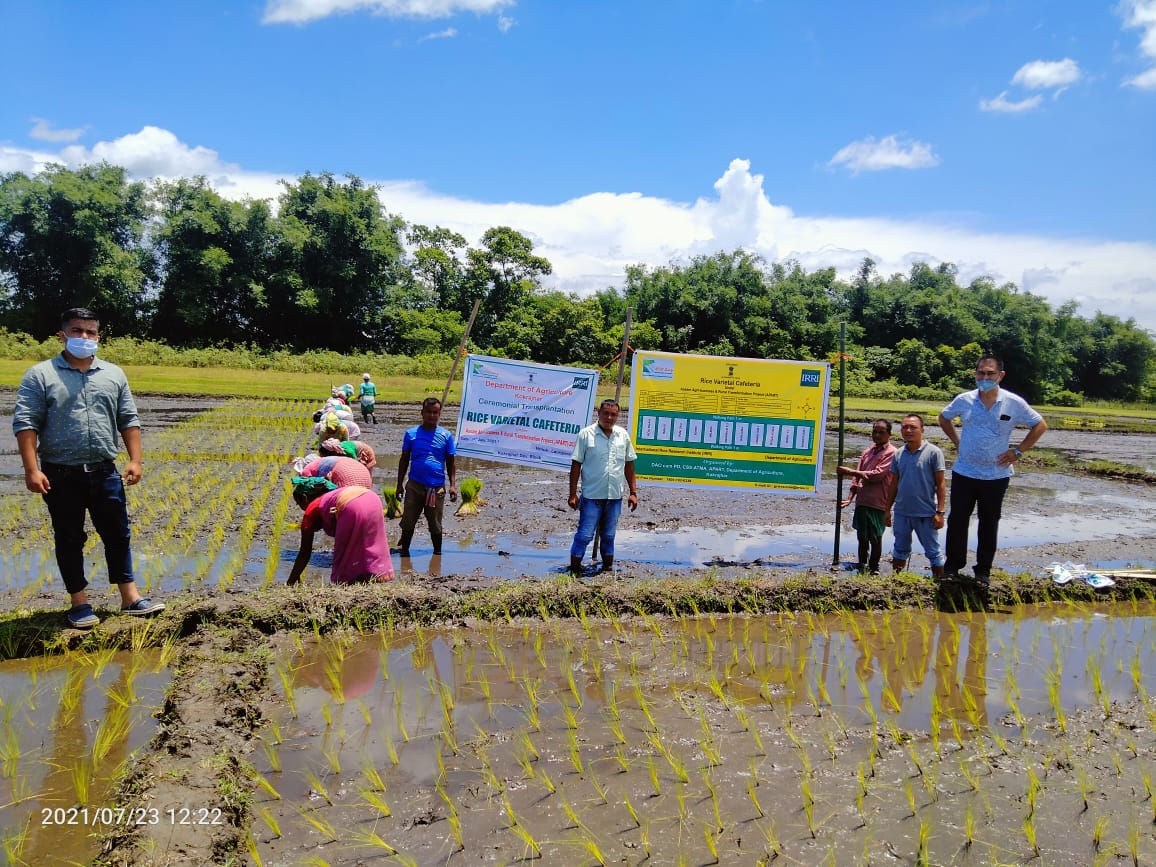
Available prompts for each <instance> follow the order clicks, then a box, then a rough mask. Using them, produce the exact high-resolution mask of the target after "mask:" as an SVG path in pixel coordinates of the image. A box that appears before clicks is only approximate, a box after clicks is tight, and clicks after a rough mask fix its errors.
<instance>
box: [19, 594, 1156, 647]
mask: <svg viewBox="0 0 1156 867" xmlns="http://www.w3.org/2000/svg"><path fill="white" fill-rule="evenodd" d="M1130 599H1137V600H1147V601H1152V600H1154V599H1156V584H1153V583H1152V582H1151V581H1148V580H1146V579H1144V578H1139V577H1121V578H1120V579H1118V580H1117V583H1116V586H1114V587H1111V588H1108V589H1107V590H1098V591H1097V590H1093V589H1092V588H1090V587H1088V586H1087V585H1083V584H1068V585H1057V584H1054V583H1053V582H1052V581H1050V580H1048V579H1046V578H1040V577H1038V576H1034V575H1032V574H1030V573H1021V574H1018V575H1000V574H998V573H997V575H996V577H995V578H993V581H992V584H991V586H990V587H988V588H981V587H979V586H978V585H975V584H971V583H968V582H959V583H952V584H946V585H943V586H937V585H935V584H933V583H932V582H930V581H928V580H926V579H925V578H922V577H917V576H914V575H903V576H900V577H898V578H897V577H894V576H882V577H874V578H872V577H829V576H824V575H814V574H805V575H799V576H797V577H793V578H788V579H779V578H771V577H751V578H744V579H739V580H730V579H719V578H714V577H712V576H705V577H687V578H683V577H672V578H663V579H652V578H647V579H645V580H631V579H630V578H629V576H624V575H616V576H615V577H614V578H613V579H606V580H601V579H596V580H590V581H574V580H571V579H568V578H558V579H550V580H542V581H537V580H525V581H511V582H509V583H506V584H502V585H500V586H498V587H492V588H486V589H482V590H472V591H466V592H460V593H458V592H450V591H445V590H436V589H432V588H429V587H426V586H424V585H422V584H419V583H409V582H402V581H397V582H394V583H391V584H384V585H375V584H367V585H359V586H357V587H355V588H344V587H335V586H325V587H324V588H322V590H321V592H319V591H318V588H317V587H312V586H310V587H304V588H300V587H299V588H290V587H284V586H280V585H278V586H276V587H272V588H269V589H266V590H254V591H253V592H251V593H248V594H245V595H242V596H237V595H228V596H220V597H215V598H211V599H205V598H201V597H198V596H195V595H188V596H183V597H179V598H177V599H174V600H171V601H169V602H168V609H167V610H166V611H165V612H164V614H162V615H161V616H160V617H158V618H156V619H153V620H150V621H145V622H144V623H142V622H140V621H136V620H132V619H131V618H128V617H110V618H109V619H108V620H106V621H105V622H103V623H102V624H101V625H100V626H98V627H96V628H95V629H93V630H90V631H88V632H81V631H79V630H73V629H66V628H63V626H62V623H63V616H62V614H61V612H60V611H58V610H55V609H54V610H50V611H31V610H27V609H25V610H16V611H9V612H5V613H4V614H3V615H0V659H13V658H24V657H29V656H39V655H42V654H51V653H60V652H65V651H69V650H81V651H92V650H97V649H101V648H106V647H110V646H111V647H117V648H133V649H139V648H143V647H159V646H162V645H164V644H165V643H166V642H172V641H175V640H178V639H181V638H185V637H188V636H189V635H192V634H193V633H194V632H196V631H197V630H198V629H201V628H205V627H210V628H221V629H232V628H238V627H244V628H246V629H252V630H255V631H257V632H259V633H261V634H264V635H273V634H275V633H278V632H295V631H308V632H314V633H317V634H324V633H329V632H334V631H339V630H342V629H346V628H351V627H352V628H356V629H357V630H358V631H364V630H366V629H372V628H374V627H375V626H376V625H379V624H388V625H391V626H407V625H422V626H431V625H456V624H460V623H462V622H463V621H464V620H470V619H476V620H483V621H495V620H514V619H516V618H535V619H539V620H548V619H550V618H565V617H573V618H587V617H601V618H617V617H629V616H632V615H669V616H672V617H681V616H685V615H698V614H719V613H731V614H744V613H745V614H752V615H757V614H767V613H777V612H783V611H799V612H812V613H824V612H834V611H840V610H851V611H868V610H894V609H899V608H924V609H938V610H942V611H985V610H990V609H992V608H996V607H1003V606H1008V605H1014V604H1020V603H1043V602H1061V603H1068V602H1090V601H1096V600H1099V601H1105V602H1119V601H1127V600H1130ZM98 613H99V614H102V615H112V614H113V613H114V612H113V611H112V610H111V609H109V610H103V609H100V607H99V606H98Z"/></svg>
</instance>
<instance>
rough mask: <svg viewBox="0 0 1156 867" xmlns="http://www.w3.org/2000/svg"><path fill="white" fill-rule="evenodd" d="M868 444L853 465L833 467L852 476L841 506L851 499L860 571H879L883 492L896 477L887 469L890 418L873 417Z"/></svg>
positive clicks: (891, 448) (892, 449)
mask: <svg viewBox="0 0 1156 867" xmlns="http://www.w3.org/2000/svg"><path fill="white" fill-rule="evenodd" d="M871 442H872V445H870V446H868V447H867V448H866V449H864V450H863V454H862V455H860V456H859V465H858V466H857V467H854V468H852V467H836V468H835V471H836V472H837V473H838V474H839V475H840V476H844V477H848V476H849V477H850V478H851V479H853V481H852V482H851V491H850V493H849V494H848V496H847V500H846V501H845V502H844V503H843V506H844V508H846V507H847V506H849V505H851V502H852V501H854V502H855V514H854V515H852V516H851V526H852V527H854V528H855V533H856V534H857V537H858V539H859V563H858V564H857V565H856V567H855V568H856V569H858V570H859V571H860V572H867V571H870V572H871V574H872V575H878V574H879V561H880V559H881V558H882V556H883V528H884V520H883V519H884V513H885V512H886V511H887V496H888V493H889V492H890V490H891V488H893V487H894V486H895V481H896V478H895V476H894V475H893V474H892V472H891V461H892V459H893V458H894V457H895V446H893V445H892V444H891V422H889V421H888V420H887V419H885V418H881V419H876V421H875V423H874V424H873V425H872V426H871Z"/></svg>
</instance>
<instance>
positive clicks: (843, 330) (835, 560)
mask: <svg viewBox="0 0 1156 867" xmlns="http://www.w3.org/2000/svg"><path fill="white" fill-rule="evenodd" d="M846 406H847V323H846V322H840V323H839V460H838V466H842V465H843V422H844V420H845V418H846ZM826 421H827V420H826V419H824V420H823V423H824V424H826ZM821 459H822V458H820V460H821ZM842 529H843V477H842V476H841V475H839V474H838V473H836V474H835V551H834V553H833V554H832V555H831V565H832V566H838V565H839V536H840V533H841V531H842Z"/></svg>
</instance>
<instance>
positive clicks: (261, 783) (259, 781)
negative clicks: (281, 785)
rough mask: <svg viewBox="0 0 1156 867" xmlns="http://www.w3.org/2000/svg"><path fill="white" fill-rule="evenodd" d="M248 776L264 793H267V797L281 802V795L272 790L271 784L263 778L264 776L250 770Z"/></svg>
mask: <svg viewBox="0 0 1156 867" xmlns="http://www.w3.org/2000/svg"><path fill="white" fill-rule="evenodd" d="M249 775H250V777H252V779H253V781H254V782H255V783H256V784H257V785H258V786H260V787H261V788H262V789H264V790H265V791H266V792H268V793H269V796H270V797H271V798H274V799H275V800H278V801H280V800H281V793H280V792H278V791H277V790H276V789H275V788H273V784H272V783H270V782H269V780H268V779H267V778H266V777H265V775H264V774H262V773H261V772H260V771H258V770H255V769H250V771H249Z"/></svg>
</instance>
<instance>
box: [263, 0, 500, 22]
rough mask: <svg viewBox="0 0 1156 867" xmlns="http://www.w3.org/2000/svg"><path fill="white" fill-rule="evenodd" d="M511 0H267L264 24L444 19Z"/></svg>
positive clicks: (495, 7) (488, 10)
mask: <svg viewBox="0 0 1156 867" xmlns="http://www.w3.org/2000/svg"><path fill="white" fill-rule="evenodd" d="M513 5H514V0H267V2H266V4H265V16H264V18H263V19H262V20H263V21H264V23H266V24H305V23H307V22H309V21H318V20H320V19H322V18H328V17H330V16H331V15H348V14H350V13H352V12H369V13H370V14H372V15H385V16H388V17H390V18H448V17H449V16H451V15H456V14H458V13H459V12H474V13H477V14H479V15H487V14H490V13H495V12H498V11H500V10H502V9H505V8H506V7H508V6H513Z"/></svg>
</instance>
